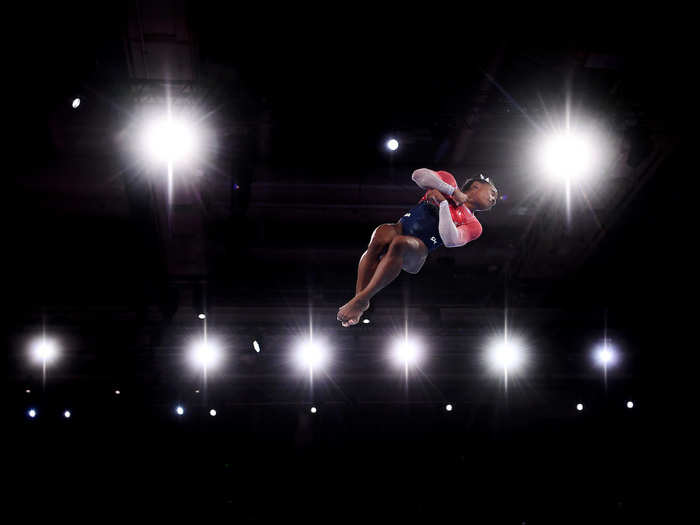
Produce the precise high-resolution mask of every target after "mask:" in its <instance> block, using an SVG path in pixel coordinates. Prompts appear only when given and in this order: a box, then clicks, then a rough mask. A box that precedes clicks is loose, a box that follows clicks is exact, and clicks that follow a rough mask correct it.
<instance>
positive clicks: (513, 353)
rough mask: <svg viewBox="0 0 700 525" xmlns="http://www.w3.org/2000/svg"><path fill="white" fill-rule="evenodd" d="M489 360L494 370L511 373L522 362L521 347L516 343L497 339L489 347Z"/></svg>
mask: <svg viewBox="0 0 700 525" xmlns="http://www.w3.org/2000/svg"><path fill="white" fill-rule="evenodd" d="M489 358H490V361H491V365H492V366H493V368H494V369H496V370H498V371H502V370H503V369H506V370H508V371H511V370H512V369H515V368H518V367H519V366H521V365H522V363H523V361H524V356H523V350H522V345H521V344H520V343H519V342H518V341H513V340H510V341H503V340H501V339H500V338H499V339H497V340H496V341H494V343H493V344H492V345H491V348H490V350H489Z"/></svg>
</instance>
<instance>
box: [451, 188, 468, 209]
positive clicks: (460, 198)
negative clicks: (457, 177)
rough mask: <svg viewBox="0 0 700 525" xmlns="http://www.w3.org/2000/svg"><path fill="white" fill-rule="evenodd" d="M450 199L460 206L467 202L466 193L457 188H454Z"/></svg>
mask: <svg viewBox="0 0 700 525" xmlns="http://www.w3.org/2000/svg"><path fill="white" fill-rule="evenodd" d="M452 200H453V201H454V203H455V204H456V205H457V206H461V205H462V204H464V203H465V202H467V194H466V193H462V192H461V191H460V189H459V188H455V191H454V193H453V194H452Z"/></svg>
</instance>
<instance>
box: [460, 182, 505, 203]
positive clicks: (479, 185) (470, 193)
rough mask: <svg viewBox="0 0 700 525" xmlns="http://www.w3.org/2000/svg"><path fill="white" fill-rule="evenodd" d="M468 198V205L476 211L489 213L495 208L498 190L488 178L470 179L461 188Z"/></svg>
mask: <svg viewBox="0 0 700 525" xmlns="http://www.w3.org/2000/svg"><path fill="white" fill-rule="evenodd" d="M460 190H461V191H462V193H464V194H465V195H466V196H467V203H470V204H471V206H470V208H472V209H474V210H475V211H488V210H490V209H491V208H493V207H494V206H495V204H496V201H497V200H498V189H496V186H495V185H494V184H493V182H491V181H490V180H489V179H488V178H484V177H483V176H479V178H478V179H477V178H474V179H468V180H467V181H465V182H464V184H462V187H461V188H460Z"/></svg>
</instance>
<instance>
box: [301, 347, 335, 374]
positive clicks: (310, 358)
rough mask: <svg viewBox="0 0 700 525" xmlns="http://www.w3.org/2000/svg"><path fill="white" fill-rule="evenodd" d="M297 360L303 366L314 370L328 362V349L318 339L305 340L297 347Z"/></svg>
mask: <svg viewBox="0 0 700 525" xmlns="http://www.w3.org/2000/svg"><path fill="white" fill-rule="evenodd" d="M297 361H298V363H299V365H300V366H301V367H303V368H310V369H311V370H313V369H315V368H319V367H322V366H323V365H325V364H326V362H327V361H328V351H327V350H326V348H325V346H324V345H323V344H321V343H319V342H318V341H305V342H302V343H301V344H300V345H299V347H298V349H297Z"/></svg>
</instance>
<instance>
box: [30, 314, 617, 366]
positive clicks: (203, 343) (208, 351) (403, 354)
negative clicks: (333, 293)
mask: <svg viewBox="0 0 700 525" xmlns="http://www.w3.org/2000/svg"><path fill="white" fill-rule="evenodd" d="M199 317H200V319H205V318H206V316H204V314H200V316H199ZM253 349H254V350H255V352H256V353H260V351H261V346H260V343H259V342H258V341H257V340H254V341H253ZM32 350H33V355H34V357H35V359H36V360H37V361H39V362H41V363H43V364H44V365H46V364H47V363H50V362H52V361H54V360H55V359H56V358H57V356H58V347H57V345H56V343H55V341H53V340H51V339H47V338H46V337H45V336H44V337H42V338H41V339H39V340H37V341H35V342H34V344H33V345H32ZM392 355H393V358H394V361H395V362H396V363H397V364H400V365H413V364H416V363H417V362H418V361H419V360H420V358H421V355H422V352H421V347H420V344H419V342H418V341H417V340H409V339H408V337H402V338H401V339H399V340H397V341H396V342H395V344H394V347H393V352H392ZM594 355H595V357H596V360H597V361H598V363H599V364H601V365H603V367H604V368H605V369H606V370H607V367H608V366H610V365H613V364H614V363H615V362H616V361H617V354H616V353H615V352H614V350H613V348H612V347H611V346H610V344H609V343H608V341H607V340H606V341H605V342H604V343H603V344H602V345H601V346H600V347H599V348H598V349H596V352H595V354H594ZM190 356H191V360H192V362H193V363H194V364H195V365H196V366H201V367H203V368H204V369H209V368H210V367H212V366H215V365H216V364H218V363H219V362H220V360H221V358H222V351H221V347H220V345H219V344H217V342H216V341H215V340H211V339H207V338H203V339H201V340H197V341H196V342H195V343H194V344H193V345H192V350H191V354H190ZM296 360H297V362H298V364H299V365H300V366H301V367H303V368H309V369H311V370H314V369H319V368H322V367H323V366H324V365H325V364H326V363H327V362H328V360H329V353H328V345H327V344H325V343H324V341H322V340H321V341H319V340H318V339H317V340H315V341H314V340H312V339H309V340H308V341H302V342H300V343H299V344H298V345H297V349H296ZM489 360H490V363H491V365H492V367H493V368H494V369H496V370H504V369H505V370H508V371H512V370H517V369H518V368H520V367H521V366H522V365H523V363H524V362H525V352H524V349H523V345H522V344H521V343H520V342H519V341H518V340H506V339H500V338H499V339H497V340H495V341H493V342H492V344H491V346H490V348H489Z"/></svg>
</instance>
